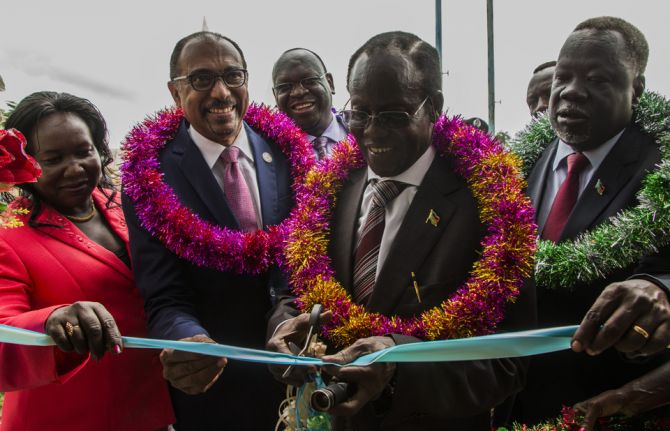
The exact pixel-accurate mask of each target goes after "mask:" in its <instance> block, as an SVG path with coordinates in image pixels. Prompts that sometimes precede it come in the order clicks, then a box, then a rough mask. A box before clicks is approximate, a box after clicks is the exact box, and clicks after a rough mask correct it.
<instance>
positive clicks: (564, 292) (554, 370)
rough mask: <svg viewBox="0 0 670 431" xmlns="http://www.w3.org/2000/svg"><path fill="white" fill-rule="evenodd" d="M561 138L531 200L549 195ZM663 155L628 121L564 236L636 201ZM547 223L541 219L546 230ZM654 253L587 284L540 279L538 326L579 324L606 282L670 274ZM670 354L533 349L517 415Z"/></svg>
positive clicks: (531, 184)
mask: <svg viewBox="0 0 670 431" xmlns="http://www.w3.org/2000/svg"><path fill="white" fill-rule="evenodd" d="M557 146H558V140H555V141H554V142H553V143H552V144H551V145H550V146H549V147H548V148H547V149H546V150H545V152H544V153H543V155H542V157H541V158H540V159H539V160H538V162H537V163H536V165H535V167H534V168H533V170H532V172H531V174H530V176H529V179H528V194H529V195H530V197H531V199H532V201H533V206H535V207H536V208H539V207H540V205H541V204H542V199H544V196H543V193H544V189H545V183H546V178H547V175H548V174H549V172H550V171H551V164H552V160H553V158H554V154H555V153H556V148H557ZM659 160H660V154H659V151H658V147H657V145H656V144H655V143H654V142H653V140H652V139H651V138H650V137H649V136H648V135H646V134H645V133H644V132H642V131H641V130H640V129H639V128H638V127H637V126H630V127H628V128H627V129H626V130H625V132H624V133H623V134H622V135H621V137H620V138H619V141H617V143H616V144H615V145H614V147H613V148H612V150H611V151H610V153H609V154H608V155H607V157H606V158H605V160H603V162H602V164H601V165H600V167H599V168H598V170H597V171H596V172H595V173H594V175H593V177H592V178H591V181H590V183H589V184H588V185H587V187H586V189H585V190H584V192H583V193H582V195H581V196H580V198H579V200H578V202H577V204H576V206H575V209H574V210H573V212H572V214H571V215H570V218H569V219H568V222H567V224H566V226H565V230H564V232H563V234H562V236H561V240H564V239H574V238H575V237H577V236H578V235H579V234H580V233H581V232H584V231H587V230H590V229H593V228H594V227H595V226H597V225H598V224H600V223H603V222H605V221H607V219H608V218H609V217H612V216H614V215H616V214H617V213H618V212H619V211H620V210H622V209H624V208H629V207H631V206H634V205H636V204H637V203H638V202H637V199H636V198H635V194H636V193H637V192H638V190H639V189H640V186H641V181H642V179H643V178H644V177H645V176H646V175H647V173H648V171H649V170H651V169H653V168H654V165H655V164H656V163H658V162H659ZM599 179H600V180H601V182H602V184H603V185H604V186H605V192H604V193H603V195H602V196H601V195H599V194H598V193H597V192H596V187H595V185H596V182H597V181H598V180H599ZM542 228H543V226H540V231H541V230H542ZM665 253H667V249H666V250H664V255H655V256H649V257H648V258H645V259H643V260H642V261H641V262H639V263H636V264H634V265H630V266H629V267H627V268H625V269H623V270H621V271H617V272H616V273H614V274H612V275H611V276H609V277H607V278H606V279H602V280H599V281H597V282H595V283H592V284H589V285H584V284H581V285H575V286H574V290H568V289H560V290H549V289H546V288H545V287H544V286H540V285H538V286H537V296H538V315H539V326H540V327H550V326H559V325H574V324H579V323H580V322H581V320H582V318H583V317H584V315H585V314H586V312H587V311H588V309H589V308H590V306H591V305H592V304H593V302H594V301H595V300H596V298H597V297H598V295H599V294H600V292H601V291H602V290H603V289H604V288H605V286H607V285H608V284H610V283H612V282H615V281H621V280H625V279H627V278H629V277H630V276H631V275H633V274H637V273H641V272H645V273H649V274H653V275H655V276H656V277H655V279H654V281H655V282H657V283H660V284H663V283H666V284H667V282H668V274H667V272H668V269H670V268H668V267H669V266H670V261H669V260H668V259H667V256H666V255H665ZM663 360H666V358H664V357H663V355H661V356H658V357H655V358H652V359H649V360H647V361H644V362H642V363H641V362H640V361H637V362H635V361H630V360H626V359H625V358H624V357H623V355H620V354H618V353H617V352H616V351H615V350H614V349H610V350H609V351H607V352H605V353H603V354H602V355H600V356H597V357H589V356H587V355H586V354H576V353H573V352H571V351H564V352H557V353H553V354H549V355H544V356H539V357H535V358H533V359H532V361H531V365H530V368H529V371H528V383H527V387H526V389H524V391H523V392H521V393H520V394H519V396H518V397H517V403H516V406H515V408H514V417H515V419H517V420H523V421H524V422H527V423H534V422H536V421H539V420H541V419H544V418H547V417H552V416H556V415H558V414H559V412H560V409H561V405H573V404H574V403H576V402H579V401H583V400H585V399H588V398H590V397H592V396H595V395H597V394H599V393H601V392H603V391H605V390H608V389H614V388H617V387H619V386H621V385H623V384H625V383H627V382H628V381H630V380H632V379H633V378H635V377H638V376H640V375H642V374H643V373H645V372H647V371H649V370H651V369H652V368H654V367H656V366H658V364H659V363H660V361H663Z"/></svg>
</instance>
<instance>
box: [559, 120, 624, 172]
mask: <svg viewBox="0 0 670 431" xmlns="http://www.w3.org/2000/svg"><path fill="white" fill-rule="evenodd" d="M624 130H626V129H623V130H621V131H620V132H619V133H617V134H616V135H614V136H612V137H611V138H610V139H608V140H607V141H605V143H604V144H602V145H599V146H598V147H596V148H594V149H592V150H587V151H582V154H584V156H586V158H587V159H588V160H589V163H590V164H591V169H593V170H594V171H595V170H596V169H598V167H599V166H600V164H601V163H602V162H603V160H605V157H607V155H608V154H609V152H610V150H611V149H612V147H614V144H616V143H617V141H618V140H619V138H620V137H621V135H622V134H623V132H624ZM574 152H575V150H574V149H573V148H572V147H571V146H570V145H568V144H566V143H565V142H563V141H562V140H559V141H558V148H557V149H556V156H555V157H554V164H553V170H554V172H555V171H556V170H557V169H558V167H559V166H560V164H561V161H563V159H565V158H566V157H568V156H569V155H570V154H572V153H574Z"/></svg>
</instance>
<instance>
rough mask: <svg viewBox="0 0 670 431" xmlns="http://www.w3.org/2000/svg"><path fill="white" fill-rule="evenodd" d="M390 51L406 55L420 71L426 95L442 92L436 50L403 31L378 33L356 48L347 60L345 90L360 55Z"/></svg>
mask: <svg viewBox="0 0 670 431" xmlns="http://www.w3.org/2000/svg"><path fill="white" fill-rule="evenodd" d="M391 49H397V50H399V51H400V52H401V53H403V54H406V55H407V56H408V57H409V58H410V59H411V60H412V61H413V62H414V64H415V65H416V67H417V69H418V70H420V71H421V73H422V74H423V79H422V80H421V83H420V85H421V88H422V89H423V90H424V92H425V93H426V95H433V94H434V93H436V92H437V91H441V90H442V66H441V63H440V55H439V54H438V52H437V49H435V47H433V46H432V45H431V44H429V43H428V42H426V41H424V40H422V39H421V38H420V37H418V36H417V35H415V34H412V33H406V32H404V31H390V32H386V33H380V34H378V35H376V36H373V37H372V38H370V39H369V40H368V41H367V42H365V43H364V44H363V46H361V47H360V48H358V50H356V52H354V55H352V56H351V58H350V59H349V67H348V69H347V88H348V87H349V80H350V79H351V70H352V69H353V67H354V64H355V63H356V60H358V58H359V57H360V56H361V55H363V54H371V53H373V52H378V51H388V50H391Z"/></svg>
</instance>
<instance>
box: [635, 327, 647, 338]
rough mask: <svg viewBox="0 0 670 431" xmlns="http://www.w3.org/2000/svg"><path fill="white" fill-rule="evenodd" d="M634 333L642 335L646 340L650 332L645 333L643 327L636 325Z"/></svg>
mask: <svg viewBox="0 0 670 431" xmlns="http://www.w3.org/2000/svg"><path fill="white" fill-rule="evenodd" d="M633 331H635V332H637V333H638V334H640V335H642V336H643V337H644V339H645V340H646V339H647V338H649V332H647V331H645V330H644V328H643V327H641V326H638V325H634V326H633Z"/></svg>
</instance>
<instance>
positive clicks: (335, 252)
mask: <svg viewBox="0 0 670 431" xmlns="http://www.w3.org/2000/svg"><path fill="white" fill-rule="evenodd" d="M366 184H367V171H366V169H360V170H357V171H354V172H352V173H351V174H350V176H349V179H348V180H347V182H346V183H345V185H344V187H343V189H342V191H341V193H340V195H339V196H338V197H337V207H336V208H335V212H334V216H333V221H332V235H331V242H330V245H329V256H330V257H331V259H332V262H333V267H334V269H335V274H336V276H337V278H338V280H340V281H341V282H342V284H343V286H344V287H345V288H346V289H347V290H348V291H349V292H351V291H352V284H353V282H352V272H353V271H352V270H353V254H354V242H355V230H356V224H357V217H358V211H359V208H360V202H361V199H362V196H363V191H364V189H365V186H366ZM431 209H433V210H434V211H435V212H436V213H437V214H438V215H439V216H440V219H441V220H440V223H439V224H438V226H437V227H434V226H432V225H431V224H430V223H426V217H427V216H428V213H429V211H430V210H431ZM483 233H484V228H483V226H482V225H481V224H480V222H479V215H478V210H477V203H476V201H475V199H474V198H473V196H472V194H471V193H470V191H469V190H468V187H467V185H466V184H465V182H464V181H463V180H462V179H461V178H460V177H458V176H457V175H456V174H454V173H453V172H452V170H451V168H450V167H449V164H448V162H447V161H445V160H444V159H442V158H440V157H436V158H435V160H434V162H433V164H432V165H431V167H430V169H429V170H428V172H427V174H426V176H425V178H424V180H423V182H422V184H421V186H420V187H419V189H418V191H417V194H416V196H415V197H414V200H413V201H412V204H411V206H410V208H409V210H408V212H407V214H406V216H405V219H404V221H403V224H402V225H401V227H400V230H399V232H398V235H397V236H396V238H395V239H394V241H393V245H392V246H391V249H390V252H389V255H388V257H387V259H386V260H385V262H384V264H383V267H382V268H381V271H380V273H379V277H378V279H377V283H376V286H377V287H376V289H375V290H374V292H373V293H372V296H371V298H370V301H369V305H368V309H370V310H371V311H374V312H380V313H384V314H386V315H393V314H395V315H398V316H402V317H410V316H413V315H418V314H420V313H422V312H423V311H425V310H427V309H429V308H432V307H435V306H438V305H439V304H440V303H441V302H442V301H444V300H445V299H447V298H448V297H449V295H451V294H452V293H454V292H455V290H456V289H457V288H458V287H459V286H460V285H461V284H462V283H463V282H464V281H465V280H466V279H467V276H468V274H469V272H470V270H471V268H472V264H473V262H474V261H475V260H476V259H478V251H479V250H480V240H481V238H482V235H483ZM411 272H414V273H415V274H416V279H417V281H418V283H419V285H420V291H421V299H422V303H419V302H418V300H417V297H416V294H415V292H414V289H413V287H412V282H411V277H410V273H411ZM531 292H532V291H531ZM531 292H524V295H522V297H520V298H519V300H518V301H517V303H516V304H514V306H512V307H510V308H509V314H508V319H507V320H506V321H505V324H506V325H507V326H508V327H510V328H512V327H515V326H517V327H520V326H529V325H532V324H533V319H534V305H533V304H534V298H533V297H532V295H531ZM282 304H283V305H284V307H283V309H284V310H283V311H284V313H283V314H282V313H281V311H282V310H281V308H282V307H280V309H279V310H278V313H279V315H278V316H279V318H278V319H276V321H275V322H274V323H275V324H276V323H278V321H280V320H281V319H283V318H285V317H286V316H287V315H289V314H290V312H289V311H287V306H286V303H284V302H283V303H282ZM393 338H394V340H395V342H396V343H398V344H400V343H408V342H418V341H420V340H418V339H415V338H412V337H406V336H399V335H393ZM523 381H524V362H523V361H522V360H518V359H498V360H492V361H473V362H451V363H422V364H398V365H397V374H396V383H395V395H394V396H393V397H392V399H387V400H379V402H376V403H370V404H369V405H368V406H366V407H365V408H364V409H363V410H362V411H361V412H360V413H359V414H357V415H355V416H354V417H352V418H348V419H346V420H338V421H337V422H336V429H346V425H347V424H345V422H349V425H351V426H353V429H355V430H377V429H384V430H396V429H397V430H414V429H426V430H429V429H430V430H433V429H440V430H488V429H489V410H490V409H491V407H493V406H494V405H496V404H497V403H498V402H500V401H501V400H502V399H504V398H505V397H506V396H508V395H510V394H511V393H513V392H515V391H518V390H520V388H521V387H522V385H523ZM384 402H386V404H387V405H389V407H388V408H386V409H385V410H383V409H380V405H381V404H383V403H384Z"/></svg>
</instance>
